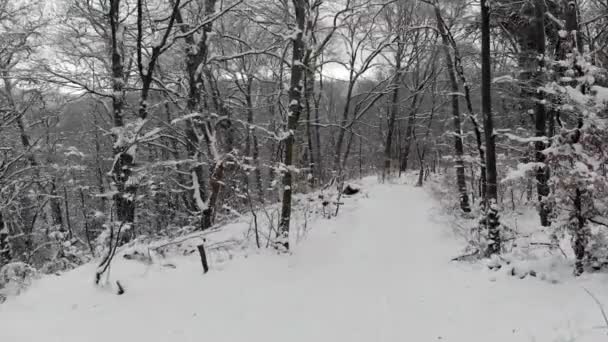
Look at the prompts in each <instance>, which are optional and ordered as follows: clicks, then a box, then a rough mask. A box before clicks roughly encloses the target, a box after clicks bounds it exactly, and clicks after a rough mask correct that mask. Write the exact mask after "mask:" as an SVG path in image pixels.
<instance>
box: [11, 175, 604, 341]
mask: <svg viewBox="0 0 608 342" xmlns="http://www.w3.org/2000/svg"><path fill="white" fill-rule="evenodd" d="M372 183H373V184H372ZM366 186H367V189H366V193H367V196H361V198H360V199H359V200H356V201H354V200H351V201H347V202H346V204H345V211H344V212H343V213H342V214H341V215H340V216H338V217H337V218H334V219H332V220H324V219H320V220H317V221H315V222H313V223H311V229H310V231H309V233H308V235H307V237H306V238H305V240H303V241H301V242H300V243H299V244H297V245H296V246H295V248H294V250H293V252H292V254H291V255H288V256H277V255H276V253H272V252H271V251H268V250H267V251H263V252H255V251H254V252H251V253H248V254H245V255H242V256H239V257H236V258H234V259H233V260H231V261H230V262H228V263H226V264H224V265H223V266H222V267H221V268H220V267H218V268H213V265H212V270H211V271H210V272H209V273H207V274H205V275H203V274H202V271H201V266H200V260H199V259H198V256H197V255H195V254H193V255H189V256H179V257H177V256H176V257H174V258H173V263H174V265H175V266H176V267H175V268H167V267H160V266H158V265H144V264H140V263H137V262H134V261H125V260H120V261H117V262H119V263H120V264H121V265H119V266H116V270H113V275H112V277H121V281H123V283H124V285H125V287H126V293H125V294H124V295H122V296H117V295H115V294H114V293H113V292H111V291H109V290H104V289H100V288H97V287H95V286H93V285H92V275H93V272H94V269H95V266H94V265H85V266H83V267H80V268H78V269H76V270H74V271H71V272H68V273H67V274H65V275H62V276H60V277H47V278H45V279H41V280H38V281H37V282H35V284H34V285H33V286H32V287H31V288H30V289H29V290H27V291H26V292H25V293H23V294H22V295H20V296H18V297H16V298H10V299H9V300H8V301H7V302H6V303H5V304H3V305H0V341H3V342H4V341H7V342H30V341H45V342H71V341H74V342H76V341H78V342H82V341H88V342H97V341H99V342H102V341H103V342H108V341H117V342H122V341H125V342H126V341H128V342H138V341H146V342H156V341H158V342H169V341H173V342H182V341H212V342H221V341H232V342H237V341H265V342H268V341H285V342H291V341H294V342H295V341H306V342H311V341H316V342H322V341H327V342H337V341H349V342H354V341H366V342H371V341H391V342H401V341H411V342H426V341H454V342H487V341H492V342H515V341H538V342H541V341H542V342H557V341H559V342H565V341H576V342H591V341H594V342H596V341H606V340H608V336H607V335H606V332H607V331H608V329H605V328H604V326H605V323H604V320H603V318H602V315H601V312H600V309H599V306H598V305H597V304H596V303H595V302H594V301H593V299H592V298H591V297H590V296H589V295H588V294H587V292H586V291H585V289H588V290H590V291H591V292H592V293H594V294H595V295H596V296H597V297H598V299H599V300H600V301H601V302H604V303H607V304H608V286H607V285H608V279H607V278H606V277H605V276H602V275H589V276H583V277H581V278H578V279H572V278H566V279H563V280H560V281H558V282H557V283H551V282H548V281H542V280H540V279H538V278H534V277H527V278H525V279H518V278H516V277H509V276H506V275H503V274H502V273H501V274H500V275H498V276H497V273H496V272H493V271H490V270H489V269H487V267H485V266H484V265H483V264H482V263H456V262H452V261H451V259H452V258H453V257H455V256H458V255H459V254H460V253H461V251H462V247H463V242H462V241H460V240H461V239H459V238H458V237H457V236H455V234H454V233H453V232H452V230H451V229H450V228H449V227H448V225H447V224H446V222H445V217H444V216H442V215H441V214H440V211H439V209H438V208H437V205H436V204H437V202H436V201H435V200H434V199H433V198H432V197H431V195H430V194H429V192H427V191H425V190H424V189H421V188H415V187H413V186H410V185H403V184H390V185H380V184H377V183H376V182H371V181H368V182H367V184H366Z"/></svg>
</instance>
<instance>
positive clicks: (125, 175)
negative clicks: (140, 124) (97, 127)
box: [109, 0, 137, 231]
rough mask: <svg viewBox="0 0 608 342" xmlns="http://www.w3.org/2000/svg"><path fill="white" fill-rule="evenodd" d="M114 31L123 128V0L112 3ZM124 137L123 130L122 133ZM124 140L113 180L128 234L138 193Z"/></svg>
mask: <svg viewBox="0 0 608 342" xmlns="http://www.w3.org/2000/svg"><path fill="white" fill-rule="evenodd" d="M109 19H110V29H111V38H110V40H111V41H110V45H111V66H112V110H113V113H112V117H113V119H114V127H117V128H121V129H122V128H123V127H124V120H123V110H124V107H125V90H124V83H125V73H124V66H123V56H122V51H121V50H122V46H121V39H122V37H120V34H121V31H122V30H121V28H120V25H122V24H121V21H120V0H110V13H109ZM118 132H119V133H118V135H120V134H121V130H119V131H118ZM121 140H122V139H121V137H120V136H117V135H115V136H114V146H113V151H112V153H113V156H114V164H113V165H112V170H111V172H110V173H111V177H112V183H113V185H114V188H115V190H116V194H115V195H114V197H113V198H114V206H115V208H116V218H117V221H119V222H121V223H123V224H124V226H125V228H126V229H124V230H125V231H127V230H128V229H129V228H130V227H131V226H132V225H133V221H134V220H135V201H134V199H135V192H136V189H137V188H136V187H135V186H134V185H133V184H129V183H128V182H127V181H128V180H129V177H130V176H131V173H132V168H133V156H132V155H131V154H130V153H129V151H128V148H129V146H124V145H121V144H120V142H121Z"/></svg>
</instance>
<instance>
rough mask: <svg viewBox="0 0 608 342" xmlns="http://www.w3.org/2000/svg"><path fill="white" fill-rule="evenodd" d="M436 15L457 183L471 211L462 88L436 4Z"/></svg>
mask: <svg viewBox="0 0 608 342" xmlns="http://www.w3.org/2000/svg"><path fill="white" fill-rule="evenodd" d="M435 16H436V18H437V28H438V29H439V33H440V34H441V39H442V41H443V50H444V53H445V61H446V66H447V71H448V76H449V79H450V87H451V89H450V90H451V92H452V94H451V96H450V97H451V104H452V122H453V125H454V152H455V154H456V184H457V186H458V193H459V194H460V209H461V210H462V211H463V212H465V213H468V212H471V206H470V204H469V195H468V194H467V184H466V178H465V170H464V160H463V155H464V146H463V143H462V127H461V122H460V103H459V101H458V97H459V96H460V95H459V92H460V89H459V87H458V81H457V80H456V73H455V70H454V63H453V62H452V55H451V53H450V38H449V37H448V35H447V33H446V30H445V27H444V26H443V22H442V20H441V14H440V12H439V7H437V6H435Z"/></svg>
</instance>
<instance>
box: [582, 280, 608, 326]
mask: <svg viewBox="0 0 608 342" xmlns="http://www.w3.org/2000/svg"><path fill="white" fill-rule="evenodd" d="M583 289H584V290H585V292H587V293H588V294H589V296H590V297H591V298H593V301H594V302H595V303H596V304H597V306H598V307H599V308H600V311H601V312H602V317H604V323H606V328H608V316H606V311H605V310H604V305H602V303H601V302H600V301H599V299H597V297H596V296H595V295H594V294H593V293H592V292H591V291H589V290H587V289H586V288H583Z"/></svg>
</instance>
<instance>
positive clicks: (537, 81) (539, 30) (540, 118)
mask: <svg viewBox="0 0 608 342" xmlns="http://www.w3.org/2000/svg"><path fill="white" fill-rule="evenodd" d="M545 7H546V6H545V2H544V0H536V1H535V4H534V12H535V18H534V21H535V23H534V24H535V30H534V31H535V33H536V35H537V37H536V39H535V41H536V54H537V56H536V59H537V63H538V66H537V68H536V72H535V73H534V74H535V75H534V83H533V86H534V87H535V88H538V87H541V86H543V85H544V81H545V77H544V73H545V71H544V70H545V12H546V8H545ZM536 94H537V99H536V104H535V120H534V121H535V128H536V132H535V133H536V134H535V135H536V137H539V138H547V128H546V124H547V117H546V112H545V105H544V104H543V99H544V95H543V94H542V92H541V91H538V90H537V91H536ZM545 148H546V144H545V142H543V141H540V140H538V141H536V142H535V143H534V149H535V152H536V153H535V157H536V162H537V163H540V164H542V165H543V166H539V167H538V168H537V169H536V191H537V193H538V203H539V216H540V223H541V225H542V226H544V227H548V226H550V225H551V220H550V218H549V215H550V213H551V208H550V206H549V203H547V197H548V196H549V167H548V166H547V165H546V164H545V160H546V157H545V154H544V153H543V151H544V150H545ZM540 164H539V165H540Z"/></svg>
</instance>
